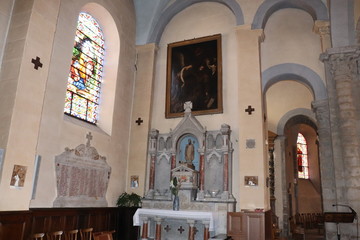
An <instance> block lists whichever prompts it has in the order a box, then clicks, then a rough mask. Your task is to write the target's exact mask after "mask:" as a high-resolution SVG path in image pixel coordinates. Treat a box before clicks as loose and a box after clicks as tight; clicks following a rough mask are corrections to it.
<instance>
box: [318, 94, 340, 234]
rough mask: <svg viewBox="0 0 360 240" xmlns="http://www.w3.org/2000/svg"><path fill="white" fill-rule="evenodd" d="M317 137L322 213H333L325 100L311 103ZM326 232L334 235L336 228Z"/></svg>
mask: <svg viewBox="0 0 360 240" xmlns="http://www.w3.org/2000/svg"><path fill="white" fill-rule="evenodd" d="M312 108H313V111H314V112H315V116H316V120H317V125H318V130H317V132H318V135H319V163H320V173H321V186H322V199H323V208H324V211H333V208H332V204H334V203H335V202H336V199H337V192H336V189H337V186H336V185H337V182H336V177H335V168H334V156H333V142H332V137H331V125H330V111H329V105H328V101H327V100H317V101H313V102H312ZM326 231H327V232H328V233H330V234H331V235H334V234H335V233H336V226H335V225H334V224H330V225H329V226H327V227H326Z"/></svg>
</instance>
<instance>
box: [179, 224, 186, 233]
mask: <svg viewBox="0 0 360 240" xmlns="http://www.w3.org/2000/svg"><path fill="white" fill-rule="evenodd" d="M178 231H179V232H180V234H182V233H183V231H185V229H183V227H182V226H180V228H179V229H178Z"/></svg>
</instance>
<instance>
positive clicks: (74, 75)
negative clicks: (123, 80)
mask: <svg viewBox="0 0 360 240" xmlns="http://www.w3.org/2000/svg"><path fill="white" fill-rule="evenodd" d="M104 53H105V49H104V37H103V33H102V30H101V28H100V26H99V24H98V22H97V21H96V20H95V19H94V18H93V17H92V16H91V15H89V14H87V13H84V12H82V13H80V15H79V19H78V23H77V29H76V34H75V42H74V47H73V56H72V62H71V66H70V73H69V77H68V84H67V91H66V98H65V107H64V112H65V114H68V115H71V116H73V117H76V118H79V119H82V120H85V121H87V122H90V123H93V124H96V122H97V120H98V109H99V100H100V89H101V82H102V73H103V63H104Z"/></svg>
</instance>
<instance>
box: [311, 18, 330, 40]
mask: <svg viewBox="0 0 360 240" xmlns="http://www.w3.org/2000/svg"><path fill="white" fill-rule="evenodd" d="M313 31H314V32H315V33H317V34H319V35H320V36H324V35H330V22H329V21H325V20H316V21H315V22H314V27H313Z"/></svg>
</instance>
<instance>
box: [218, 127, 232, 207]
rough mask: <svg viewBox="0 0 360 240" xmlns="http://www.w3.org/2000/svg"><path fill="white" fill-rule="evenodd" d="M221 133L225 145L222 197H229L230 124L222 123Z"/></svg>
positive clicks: (223, 152) (224, 198) (225, 198)
mask: <svg viewBox="0 0 360 240" xmlns="http://www.w3.org/2000/svg"><path fill="white" fill-rule="evenodd" d="M220 131H221V134H222V136H223V146H222V149H221V150H222V155H223V161H224V165H223V193H222V194H221V199H223V200H227V199H229V180H230V179H229V143H230V132H231V131H230V126H229V125H227V124H222V125H221V130H220Z"/></svg>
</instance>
